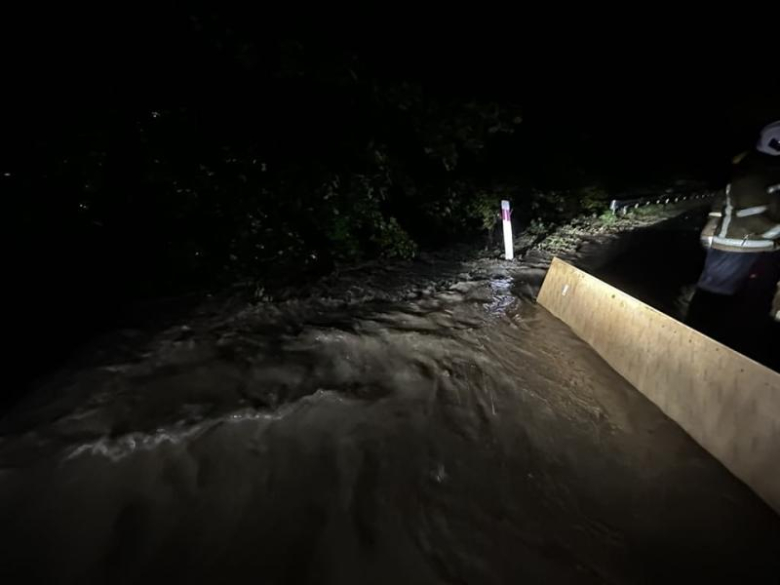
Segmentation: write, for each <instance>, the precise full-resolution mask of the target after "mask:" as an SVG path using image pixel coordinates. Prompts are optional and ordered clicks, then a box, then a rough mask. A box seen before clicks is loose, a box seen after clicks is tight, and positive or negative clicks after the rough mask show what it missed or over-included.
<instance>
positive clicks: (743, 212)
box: [737, 205, 769, 217]
mask: <svg viewBox="0 0 780 585" xmlns="http://www.w3.org/2000/svg"><path fill="white" fill-rule="evenodd" d="M767 209H769V206H768V205H756V206H755V207H745V208H744V209H740V210H738V211H737V217H750V216H751V215H761V214H762V213H764V212H765V211H766V210H767Z"/></svg>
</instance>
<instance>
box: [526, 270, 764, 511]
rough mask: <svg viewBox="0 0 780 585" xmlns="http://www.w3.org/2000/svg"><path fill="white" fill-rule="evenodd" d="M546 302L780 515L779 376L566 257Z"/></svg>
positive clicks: (544, 295) (543, 295)
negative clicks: (587, 271) (569, 262)
mask: <svg viewBox="0 0 780 585" xmlns="http://www.w3.org/2000/svg"><path fill="white" fill-rule="evenodd" d="M538 302H539V303H540V304H541V305H542V306H544V307H545V308H546V309H547V310H549V311H550V312H551V313H552V314H553V315H555V316H556V317H558V318H559V319H561V320H562V321H563V322H565V323H566V324H567V325H569V327H571V329H572V330H573V331H574V333H576V334H577V335H578V336H579V337H580V338H582V339H583V340H584V341H586V342H587V343H588V344H590V345H591V346H592V347H593V348H594V349H595V350H596V351H597V352H598V353H599V354H600V355H601V356H602V357H603V358H604V359H605V360H606V361H607V363H609V365H610V366H612V367H613V368H614V369H615V370H616V371H617V372H618V373H620V374H621V375H622V376H623V377H624V378H625V379H626V380H628V381H629V382H630V383H631V384H633V385H634V387H636V388H637V389H638V390H639V391H640V392H642V393H643V394H644V395H645V396H647V397H648V398H649V399H650V400H651V401H653V402H654V403H655V404H656V405H658V407H660V408H661V410H663V411H664V413H666V415H667V416H669V417H670V418H671V419H672V420H674V421H675V422H676V423H677V424H679V425H680V426H681V427H682V428H683V429H685V430H686V431H687V432H688V434H690V435H691V436H692V437H693V438H694V439H695V440H696V441H697V442H698V443H699V444H700V445H701V446H702V447H704V448H705V449H707V450H708V451H709V452H710V453H712V455H714V456H715V457H716V458H717V459H718V460H719V461H720V462H721V463H723V465H725V466H726V467H727V468H728V469H729V470H731V472H732V473H734V475H736V476H737V477H739V478H740V479H741V480H742V481H744V482H745V483H746V484H748V485H749V486H750V487H751V488H752V489H753V490H754V491H755V492H756V493H757V494H758V495H759V496H761V497H762V498H763V499H764V501H766V502H767V503H768V504H769V505H770V506H772V507H773V508H774V509H775V510H776V511H777V512H778V513H780V374H777V373H776V372H774V371H772V370H770V369H769V368H766V367H764V366H762V365H761V364H759V363H757V362H755V361H753V360H751V359H749V358H747V357H745V356H743V355H742V354H740V353H738V352H736V351H733V350H732V349H730V348H728V347H726V346H724V345H722V344H720V343H718V342H717V341H714V340H713V339H710V338H709V337H707V336H705V335H702V334H701V333H699V332H698V331H695V330H693V329H691V328H690V327H687V326H686V325H683V324H682V323H680V322H679V321H676V320H675V319H672V318H671V317H669V316H668V315H664V314H663V313H661V312H659V311H657V310H655V309H653V308H652V307H650V306H648V305H646V304H645V303H643V302H641V301H639V300H637V299H635V298H633V297H631V296H629V295H627V294H625V293H623V292H621V291H620V290H618V289H616V288H614V287H612V286H610V285H608V284H606V283H604V282H602V281H600V280H599V279H597V278H595V277H594V276H591V275H589V274H587V273H585V272H583V271H581V270H579V269H577V268H575V267H574V266H571V265H570V264H567V263H566V262H564V261H562V260H559V259H557V258H556V259H554V260H553V263H552V265H551V266H550V270H549V272H548V273H547V277H546V279H545V281H544V284H543V285H542V289H541V291H540V292H539V297H538ZM779 351H780V350H779Z"/></svg>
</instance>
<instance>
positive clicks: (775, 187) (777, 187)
mask: <svg viewBox="0 0 780 585" xmlns="http://www.w3.org/2000/svg"><path fill="white" fill-rule="evenodd" d="M778 191H780V183H778V184H777V185H769V187H767V188H766V192H767V193H769V194H770V195H771V194H772V193H777V192H778Z"/></svg>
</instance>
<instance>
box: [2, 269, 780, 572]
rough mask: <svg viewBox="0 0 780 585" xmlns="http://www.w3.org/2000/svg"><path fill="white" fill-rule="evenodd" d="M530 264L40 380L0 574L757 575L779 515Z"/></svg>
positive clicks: (171, 336)
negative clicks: (590, 342)
mask: <svg viewBox="0 0 780 585" xmlns="http://www.w3.org/2000/svg"><path fill="white" fill-rule="evenodd" d="M544 268H545V266H544V263H543V262H537V263H534V262H533V261H530V260H529V261H528V262H526V263H524V264H522V263H515V264H512V265H510V264H507V263H503V262H500V261H489V262H487V261H485V262H473V263H471V264H468V263H466V264H458V263H439V264H436V266H434V267H433V268H431V267H430V266H428V267H425V269H424V270H422V272H426V273H427V272H430V271H432V270H433V271H435V272H437V273H438V274H439V275H440V277H439V278H438V279H437V280H435V281H430V280H429V279H427V277H425V278H423V277H422V276H421V277H420V278H418V279H417V280H415V278H416V277H415V275H414V273H413V269H409V270H405V271H403V272H399V273H397V274H396V273H393V270H394V269H393V268H392V267H387V268H385V269H383V270H380V271H379V273H378V274H377V271H374V272H372V273H370V274H368V273H366V274H356V275H354V276H353V281H354V282H355V283H356V285H355V287H354V291H353V293H354V294H352V293H349V291H347V292H348V293H349V294H343V291H342V293H340V297H341V298H340V300H338V301H336V300H328V299H327V295H325V294H324V293H323V294H320V295H319V300H313V299H309V300H290V301H286V302H265V303H259V304H255V305H250V306H243V307H236V308H233V309H231V310H230V311H227V312H225V311H214V312H213V313H210V314H204V315H201V316H200V317H197V318H193V319H192V320H191V321H189V322H188V323H187V324H186V325H179V326H176V327H173V328H170V329H168V330H166V331H164V332H162V333H161V334H160V335H158V336H156V337H155V338H154V339H153V340H151V341H149V342H147V343H144V344H143V346H142V347H134V349H133V350H132V351H127V352H124V353H116V354H114V355H110V356H108V355H107V356H103V357H102V358H101V359H100V360H98V361H100V362H102V363H94V364H91V365H89V366H82V367H78V368H75V367H74V368H71V369H69V370H67V371H63V372H61V373H60V374H59V375H57V376H55V377H54V378H52V379H51V380H50V381H49V382H48V383H47V384H46V385H45V387H42V388H41V389H40V392H39V393H38V394H37V395H36V396H33V397H31V398H30V399H28V400H27V401H26V402H24V403H22V404H20V405H19V406H18V407H17V408H16V410H15V411H13V412H11V413H10V414H9V415H7V416H6V417H5V418H4V419H2V421H1V422H0V437H2V438H1V439H0V533H1V534H2V543H0V545H1V546H0V579H2V582H4V583H21V582H24V583H215V582H223V583H229V582H248V581H252V582H260V583H345V584H349V583H361V584H362V583H380V584H381V583H388V584H390V583H393V584H395V583H409V584H412V583H470V584H482V583H484V584H489V583H490V584H492V583H496V584H498V583H676V582H686V583H691V582H728V583H734V582H744V583H776V582H777V575H779V574H780V518H779V517H778V516H776V515H775V514H774V513H772V512H771V510H769V508H768V507H767V506H766V505H764V504H763V503H762V502H761V501H760V500H759V499H758V498H757V497H756V496H754V495H753V494H752V492H750V490H749V489H748V488H747V487H746V486H744V485H743V484H742V483H741V482H740V481H738V480H737V479H735V478H734V477H733V476H732V475H730V474H729V473H728V472H727V471H726V470H725V469H724V468H723V467H722V466H721V465H720V464H719V463H718V462H717V461H715V460H714V459H712V458H711V457H710V456H709V455H708V454H707V453H706V452H704V451H703V450H702V449H701V448H700V447H699V446H698V445H696V444H695V443H694V442H693V441H692V440H691V439H690V438H689V437H688V436H687V435H686V434H685V433H684V432H683V431H682V430H681V429H680V428H679V427H678V426H676V425H675V424H674V423H672V422H671V421H670V420H669V419H667V418H666V417H665V416H664V415H663V414H662V413H661V412H660V411H659V410H658V409H657V408H656V407H655V406H653V405H652V404H651V403H650V402H649V401H647V400H646V399H645V398H644V397H643V396H642V395H640V394H639V393H638V392H636V391H635V390H634V389H633V388H632V387H631V386H630V385H629V384H628V383H627V382H625V380H623V379H622V378H621V377H620V376H619V375H618V374H616V373H615V372H614V371H613V370H612V369H611V368H610V367H609V366H608V365H607V364H606V363H605V362H604V361H603V360H602V359H601V358H600V357H599V356H598V355H596V354H595V353H594V352H593V350H592V349H590V348H589V347H588V346H587V345H585V344H584V343H583V342H582V341H580V340H579V339H578V338H576V337H575V336H574V335H573V334H572V333H571V332H570V330H569V329H568V328H567V327H566V326H565V325H564V324H562V323H561V322H559V321H558V320H557V319H555V318H554V317H552V316H551V315H550V314H549V313H547V312H546V311H545V310H544V309H543V308H541V307H539V306H537V305H536V304H535V303H534V302H533V301H532V300H531V297H532V296H533V291H534V290H535V287H538V284H539V283H540V281H541V278H542V277H543V274H544ZM422 272H421V273H422ZM442 275H443V276H442ZM372 279H376V282H374V281H373V280H372ZM399 280H400V281H404V282H413V283H415V284H413V285H410V286H405V287H402V288H399V287H397V286H395V282H396V281H399ZM358 284H359V286H358ZM350 290H352V289H350ZM366 291H372V292H371V293H370V294H368V293H366ZM345 298H346V299H347V300H344V299H345ZM124 335H126V336H127V337H129V338H132V336H133V333H132V332H125V333H124ZM128 346H129V347H133V344H132V343H129V344H128ZM109 358H110V359H109Z"/></svg>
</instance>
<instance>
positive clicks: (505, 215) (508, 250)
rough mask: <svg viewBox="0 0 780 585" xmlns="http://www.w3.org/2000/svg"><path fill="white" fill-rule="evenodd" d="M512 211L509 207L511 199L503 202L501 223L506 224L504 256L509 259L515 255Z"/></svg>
mask: <svg viewBox="0 0 780 585" xmlns="http://www.w3.org/2000/svg"><path fill="white" fill-rule="evenodd" d="M511 217H512V211H511V210H510V209H509V201H502V202H501V223H503V224H504V256H505V257H506V259H507V260H511V259H512V258H514V257H515V243H514V240H513V239H512V221H511Z"/></svg>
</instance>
